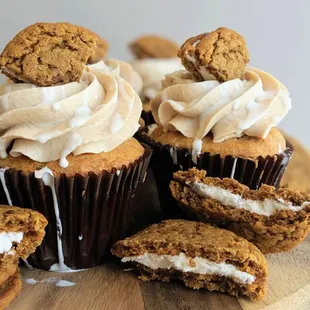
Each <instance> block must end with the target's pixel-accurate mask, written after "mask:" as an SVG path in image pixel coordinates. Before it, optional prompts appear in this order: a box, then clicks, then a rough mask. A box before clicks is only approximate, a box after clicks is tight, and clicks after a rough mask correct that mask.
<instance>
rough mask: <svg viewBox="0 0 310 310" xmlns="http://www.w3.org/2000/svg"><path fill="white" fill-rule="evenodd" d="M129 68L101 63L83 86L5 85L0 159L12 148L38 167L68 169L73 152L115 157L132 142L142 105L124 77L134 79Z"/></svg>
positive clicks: (0, 108) (1, 91) (1, 89)
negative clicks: (56, 162) (56, 165)
mask: <svg viewBox="0 0 310 310" xmlns="http://www.w3.org/2000/svg"><path fill="white" fill-rule="evenodd" d="M129 69H130V66H129V65H128V67H127V66H126V65H125V64H124V63H122V62H116V61H110V62H107V64H104V63H103V62H100V63H98V64H95V65H91V66H89V67H88V68H87V69H86V70H85V72H84V74H83V76H82V78H81V81H80V82H79V83H78V82H73V83H69V84H66V85H60V86H54V87H36V86H34V85H32V84H8V85H3V86H1V87H0V156H1V157H2V158H5V157H6V156H7V151H8V149H9V150H10V152H9V153H10V155H11V156H13V157H17V156H20V155H25V156H27V157H29V158H31V159H33V160H35V161H38V162H49V161H54V160H58V159H60V166H61V167H64V168H65V167H67V166H68V161H67V160H66V156H67V155H68V154H70V153H73V154H74V155H79V154H82V153H100V152H109V151H111V150H113V149H114V148H116V147H117V146H119V145H120V144H121V143H123V142H124V141H126V140H128V139H129V138H131V137H132V136H133V135H134V133H135V132H136V131H137V129H138V127H139V125H138V121H139V117H140V114H141V111H142V103H141V100H140V98H139V96H138V95H137V94H136V92H135V91H134V89H133V87H132V86H131V85H130V84H129V83H128V82H126V81H125V80H124V79H123V78H121V77H120V76H123V77H124V78H127V79H130V76H132V77H133V78H134V76H135V74H133V75H130V70H129ZM128 70H129V71H128ZM131 70H132V69H131ZM132 72H133V71H132ZM119 75H120V76H119Z"/></svg>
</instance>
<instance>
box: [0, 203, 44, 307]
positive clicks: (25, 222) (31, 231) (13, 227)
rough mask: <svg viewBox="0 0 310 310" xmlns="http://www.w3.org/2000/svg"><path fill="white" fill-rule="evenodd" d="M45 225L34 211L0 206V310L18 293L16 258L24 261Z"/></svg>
mask: <svg viewBox="0 0 310 310" xmlns="http://www.w3.org/2000/svg"><path fill="white" fill-rule="evenodd" d="M46 225H47V221H46V219H45V218H44V216H43V215H41V214H40V213H38V212H36V211H33V210H28V209H22V208H17V207H9V206H1V205H0V309H5V308H6V307H7V306H8V305H9V304H10V303H11V302H12V301H13V300H14V299H15V298H16V297H17V296H18V295H19V293H20V290H21V278H20V272H19V268H18V263H19V259H20V258H22V259H24V260H26V259H27V257H28V256H29V255H30V254H31V253H33V252H34V251H35V249H36V247H37V246H39V245H40V244H41V242H42V240H43V237H44V235H45V230H44V229H45V226H46Z"/></svg>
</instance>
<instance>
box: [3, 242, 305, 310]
mask: <svg viewBox="0 0 310 310" xmlns="http://www.w3.org/2000/svg"><path fill="white" fill-rule="evenodd" d="M267 259H268V263H269V285H268V292H267V295H266V297H265V299H264V300H263V301H261V302H258V303H254V302H251V301H249V300H248V299H246V298H238V299H237V298H234V297H231V296H228V295H226V294H221V293H215V292H213V293H211V292H208V291H203V290H200V291H193V290H190V289H187V288H186V287H184V286H183V285H182V283H179V282H172V283H160V282H142V281H140V280H138V279H137V277H136V276H135V274H134V273H133V272H131V271H130V270H129V271H124V266H123V265H121V264H120V263H119V262H118V261H113V262H110V263H108V264H106V265H104V266H101V267H97V268H94V269H89V270H86V271H81V272H76V273H61V274H60V273H54V272H44V271H39V270H27V269H22V275H23V277H24V278H35V279H36V280H43V279H47V278H50V277H59V278H62V279H64V280H69V281H72V282H75V283H76V285H75V286H73V287H64V288H60V287H56V286H55V285H54V284H44V283H38V284H36V285H30V284H27V283H25V281H23V289H22V293H21V295H20V296H19V297H18V298H17V299H16V300H15V301H14V302H13V304H12V305H11V306H10V307H9V310H28V309H31V310H41V309H44V310H56V309H57V310H68V309H74V310H85V309H87V310H88V309H90V310H97V309H98V310H99V309H100V310H101V309H103V310H105V309H107V310H112V309H113V310H121V309H122V310H123V309H126V310H127V309H128V310H131V309H133V310H142V309H145V310H160V309H169V310H173V309H177V310H202V309H206V310H218V309H219V310H222V309H223V310H224V309H225V310H241V309H244V310H258V309H260V310H261V309H264V310H283V309H284V310H291V309H294V310H309V309H310V236H309V237H308V238H307V239H306V241H304V242H303V243H302V244H301V245H300V246H299V247H298V248H296V249H295V250H294V251H292V252H290V253H282V254H276V255H268V256H267ZM125 270H126V269H125Z"/></svg>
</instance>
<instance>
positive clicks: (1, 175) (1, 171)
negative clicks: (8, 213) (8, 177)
mask: <svg viewBox="0 0 310 310" xmlns="http://www.w3.org/2000/svg"><path fill="white" fill-rule="evenodd" d="M8 169H10V168H9V167H5V168H0V182H1V185H2V187H3V190H4V193H5V196H6V200H7V201H8V204H9V206H13V203H12V199H11V196H10V193H9V190H8V188H7V186H6V182H5V171H6V170H8Z"/></svg>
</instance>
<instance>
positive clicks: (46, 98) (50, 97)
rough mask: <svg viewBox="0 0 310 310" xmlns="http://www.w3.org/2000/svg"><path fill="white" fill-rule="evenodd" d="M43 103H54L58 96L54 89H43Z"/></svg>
mask: <svg viewBox="0 0 310 310" xmlns="http://www.w3.org/2000/svg"><path fill="white" fill-rule="evenodd" d="M41 91H42V102H43V103H46V104H51V103H54V101H55V98H56V94H55V89H54V88H53V87H42V88H41Z"/></svg>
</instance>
